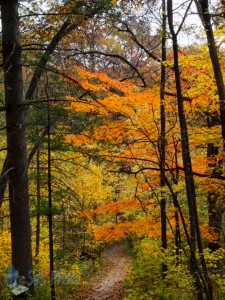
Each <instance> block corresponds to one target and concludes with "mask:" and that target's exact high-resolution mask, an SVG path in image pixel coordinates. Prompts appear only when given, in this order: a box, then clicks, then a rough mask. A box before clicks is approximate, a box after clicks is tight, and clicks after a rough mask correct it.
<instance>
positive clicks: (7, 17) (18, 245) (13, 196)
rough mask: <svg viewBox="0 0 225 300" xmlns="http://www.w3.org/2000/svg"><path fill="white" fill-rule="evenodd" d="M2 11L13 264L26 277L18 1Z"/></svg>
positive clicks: (28, 256)
mask: <svg viewBox="0 0 225 300" xmlns="http://www.w3.org/2000/svg"><path fill="white" fill-rule="evenodd" d="M1 13H2V55H3V70H4V89H5V106H6V125H7V168H8V170H10V171H9V172H8V182H9V199H10V200H9V201H10V221H11V238H12V264H13V265H14V267H15V268H16V269H18V271H19V275H20V276H25V278H27V276H28V273H29V271H30V270H31V269H32V253H31V228H30V213H29V196H28V175H27V151H26V137H25V118H24V107H23V104H22V102H23V80H22V65H21V46H20V40H19V36H20V33H19V23H18V22H19V18H18V0H2V1H1Z"/></svg>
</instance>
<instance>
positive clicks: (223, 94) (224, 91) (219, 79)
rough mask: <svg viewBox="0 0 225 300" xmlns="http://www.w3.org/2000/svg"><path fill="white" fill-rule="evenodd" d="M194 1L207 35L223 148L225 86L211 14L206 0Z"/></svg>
mask: <svg viewBox="0 0 225 300" xmlns="http://www.w3.org/2000/svg"><path fill="white" fill-rule="evenodd" d="M195 2H196V6H197V9H198V13H199V15H200V18H201V20H202V22H203V25H204V28H205V33H206V36H207V42H208V48H209V55H210V58H211V62H212V66H213V71H214V77H215V80H216V86H217V91H218V96H219V103H220V121H221V129H222V139H223V148H225V87H224V80H223V74H222V69H221V66H220V61H219V56H218V52H217V47H216V42H215V38H214V33H213V28H212V24H211V16H210V14H209V3H208V0H199V1H197V0H196V1H195Z"/></svg>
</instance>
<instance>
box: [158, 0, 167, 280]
mask: <svg viewBox="0 0 225 300" xmlns="http://www.w3.org/2000/svg"><path fill="white" fill-rule="evenodd" d="M165 11H166V3H165V0H162V61H163V62H164V61H166V13H165ZM165 80H166V67H165V64H163V63H162V64H161V87H160V120H161V132H160V140H159V152H160V186H161V187H162V188H163V187H165V185H166V182H165V158H166V118H165V103H164V101H165ZM160 205H161V241H162V249H164V250H165V249H166V248H167V232H166V199H165V195H164V192H162V199H161V203H160ZM166 272H167V265H166V263H163V264H162V277H163V278H164V277H165V275H166Z"/></svg>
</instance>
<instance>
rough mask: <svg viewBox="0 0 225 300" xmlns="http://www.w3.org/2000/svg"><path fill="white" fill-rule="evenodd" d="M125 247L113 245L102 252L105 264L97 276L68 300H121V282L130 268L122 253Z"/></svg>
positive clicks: (122, 292) (129, 259)
mask: <svg viewBox="0 0 225 300" xmlns="http://www.w3.org/2000/svg"><path fill="white" fill-rule="evenodd" d="M125 249H126V246H124V245H114V246H112V247H110V248H107V249H106V250H105V251H103V254H102V256H103V257H104V260H105V263H104V267H103V268H102V270H101V271H100V272H99V273H98V275H96V276H94V277H93V278H92V279H91V281H90V282H89V284H88V285H87V286H86V287H85V288H83V289H81V290H80V291H78V292H77V293H76V294H74V295H70V296H68V297H67V298H66V299H68V300H123V299H124V297H125V292H124V288H123V280H124V278H125V277H126V275H127V273H128V270H129V268H130V266H131V258H130V257H129V256H127V255H126V254H125V253H124V251H125Z"/></svg>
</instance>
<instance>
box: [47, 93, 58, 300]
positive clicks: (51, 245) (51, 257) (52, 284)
mask: <svg viewBox="0 0 225 300" xmlns="http://www.w3.org/2000/svg"><path fill="white" fill-rule="evenodd" d="M47 99H48V97H47ZM47 131H48V229H49V269H50V288H51V299H52V300H55V299H56V294H55V279H54V241H53V216H52V170H51V116H50V102H48V125H47Z"/></svg>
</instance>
